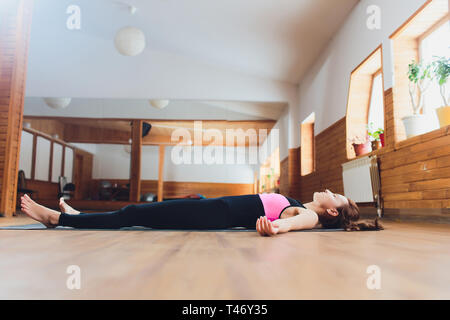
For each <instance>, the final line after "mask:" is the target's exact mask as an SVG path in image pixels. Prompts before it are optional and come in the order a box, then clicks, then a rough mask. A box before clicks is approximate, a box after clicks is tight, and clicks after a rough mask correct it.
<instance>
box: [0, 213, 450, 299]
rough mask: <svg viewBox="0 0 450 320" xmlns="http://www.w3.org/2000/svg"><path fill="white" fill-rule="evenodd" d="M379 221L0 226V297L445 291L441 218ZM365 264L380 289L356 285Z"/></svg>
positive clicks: (447, 238)
mask: <svg viewBox="0 0 450 320" xmlns="http://www.w3.org/2000/svg"><path fill="white" fill-rule="evenodd" d="M13 219H22V220H21V221H20V223H17V224H23V223H28V221H27V219H26V218H20V217H19V218H13ZM8 220H9V219H8ZM16 221H18V220H16ZM0 224H2V225H11V223H10V221H9V222H8V221H7V219H5V218H0ZM385 225H386V228H387V229H386V230H384V231H380V232H351V233H346V232H327V233H325V232H303V233H302V232H292V233H287V234H282V235H278V236H275V237H260V236H259V235H258V234H257V233H256V232H191V231H157V230H155V231H74V230H28V231H27V230H2V231H0V239H1V241H0V269H1V272H0V299H17V298H18V299H54V298H57V299H449V298H450V232H449V231H450V228H449V226H448V225H439V224H424V223H422V224H420V223H405V222H402V223H400V222H388V221H386V222H385ZM70 265H78V266H79V267H80V268H81V289H80V290H69V289H67V287H66V281H67V278H68V276H69V275H68V274H67V273H66V270H67V267H68V266H70ZM370 265H377V266H379V268H380V270H381V289H380V290H369V289H368V288H367V286H366V281H367V278H368V277H369V274H367V273H366V271H367V267H368V266H370Z"/></svg>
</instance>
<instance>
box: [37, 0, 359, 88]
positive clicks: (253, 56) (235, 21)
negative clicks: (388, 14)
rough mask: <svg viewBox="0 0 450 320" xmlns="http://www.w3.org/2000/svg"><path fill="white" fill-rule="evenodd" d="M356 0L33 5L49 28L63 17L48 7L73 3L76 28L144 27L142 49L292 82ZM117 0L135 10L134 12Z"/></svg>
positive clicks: (103, 33)
mask: <svg viewBox="0 0 450 320" xmlns="http://www.w3.org/2000/svg"><path fill="white" fill-rule="evenodd" d="M358 1H359V0H187V1H180V0H123V1H122V0H78V1H72V0H70V1H67V0H39V1H37V2H36V4H35V6H37V7H39V8H38V10H39V12H42V13H44V12H46V17H47V18H48V19H47V20H48V25H47V26H48V27H49V28H55V25H54V24H53V22H55V20H58V19H65V18H66V17H67V15H65V16H62V17H61V16H60V15H59V14H58V12H55V11H61V10H64V9H65V8H67V6H68V5H69V4H78V5H79V6H80V7H81V14H82V28H81V32H82V33H88V34H89V35H95V36H97V37H101V38H105V39H109V38H110V36H111V34H114V32H115V31H116V30H117V29H118V28H119V27H118V26H123V25H124V24H129V25H134V26H137V27H140V28H142V29H143V30H144V32H145V35H146V39H147V44H148V49H153V50H156V51H166V52H171V53H175V54H180V55H184V56H186V57H190V58H192V59H196V60H202V61H207V62H210V63H213V64H217V65H220V66H223V67H227V68H233V69H234V70H236V71H240V72H242V73H247V74H251V75H256V76H260V77H264V78H269V79H274V80H281V81H286V82H290V83H294V84H298V83H299V81H300V79H301V77H302V75H303V74H304V72H305V71H306V70H307V69H308V67H309V66H310V65H311V63H312V62H313V61H314V60H315V58H316V57H317V56H318V54H319V53H320V51H321V50H322V49H323V48H324V46H325V45H326V44H327V41H329V40H330V39H331V38H332V36H333V35H334V33H335V32H336V30H337V28H338V27H339V26H340V25H341V24H342V23H343V21H344V19H345V18H346V16H347V15H348V14H349V13H350V11H351V9H352V8H353V7H354V6H355V5H356V3H357V2H358ZM125 3H129V4H133V5H134V6H136V7H137V8H138V10H137V11H136V13H135V15H130V14H129V12H128V10H127V6H126V5H125ZM64 13H65V12H64ZM42 22H43V21H42V20H40V23H42ZM61 22H62V21H61ZM91 45H95V43H91ZM92 49H94V47H93V48H92Z"/></svg>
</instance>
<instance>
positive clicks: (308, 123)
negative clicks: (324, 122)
mask: <svg viewBox="0 0 450 320" xmlns="http://www.w3.org/2000/svg"><path fill="white" fill-rule="evenodd" d="M315 118H316V116H315V113H314V112H313V113H311V114H310V115H309V116H308V117H307V118H306V119H305V120H304V121H303V122H302V124H301V129H300V138H301V142H300V143H301V149H300V173H301V175H302V176H306V175H308V174H310V173H313V172H314V171H315V169H316V168H315V167H316V164H315V147H314V140H315V139H314V122H315V121H316V119H315Z"/></svg>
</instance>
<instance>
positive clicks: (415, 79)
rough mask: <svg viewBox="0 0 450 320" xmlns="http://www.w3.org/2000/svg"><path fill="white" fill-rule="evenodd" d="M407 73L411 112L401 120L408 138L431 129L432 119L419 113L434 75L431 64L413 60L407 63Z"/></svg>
mask: <svg viewBox="0 0 450 320" xmlns="http://www.w3.org/2000/svg"><path fill="white" fill-rule="evenodd" d="M407 75H408V79H409V96H410V98H411V105H412V108H413V114H412V115H410V116H406V117H403V118H402V121H403V124H404V126H405V133H406V136H407V138H410V137H413V136H417V135H419V134H423V133H426V132H429V131H431V130H433V127H432V125H433V124H432V121H428V120H429V119H428V117H427V115H426V114H421V113H420V112H421V111H422V109H423V105H424V97H425V91H426V90H427V89H428V87H429V86H430V83H431V82H432V80H433V77H434V75H433V71H432V64H424V63H423V62H422V61H421V62H416V61H414V60H413V61H412V62H411V63H410V64H409V65H408V73H407Z"/></svg>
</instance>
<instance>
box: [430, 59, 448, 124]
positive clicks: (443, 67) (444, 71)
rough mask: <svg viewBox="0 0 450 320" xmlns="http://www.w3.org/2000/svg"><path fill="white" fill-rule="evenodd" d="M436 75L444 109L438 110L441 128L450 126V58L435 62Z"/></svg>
mask: <svg viewBox="0 0 450 320" xmlns="http://www.w3.org/2000/svg"><path fill="white" fill-rule="evenodd" d="M433 66H434V69H433V71H434V75H435V79H436V80H437V82H438V84H439V88H440V93H441V96H442V101H443V102H444V104H443V105H442V107H440V108H437V109H436V113H437V116H438V118H439V124H440V126H441V128H443V127H445V126H448V125H450V96H449V95H448V94H447V92H446V86H447V81H448V78H449V76H450V58H445V57H440V58H438V60H436V61H434V62H433Z"/></svg>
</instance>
